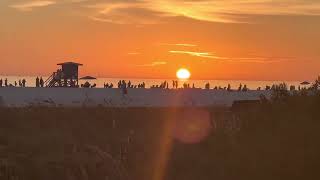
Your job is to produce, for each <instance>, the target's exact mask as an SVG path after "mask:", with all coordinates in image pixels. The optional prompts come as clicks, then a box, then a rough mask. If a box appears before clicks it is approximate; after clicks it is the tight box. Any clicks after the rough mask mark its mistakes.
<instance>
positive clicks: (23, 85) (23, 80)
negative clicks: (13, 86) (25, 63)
mask: <svg viewBox="0 0 320 180" xmlns="http://www.w3.org/2000/svg"><path fill="white" fill-rule="evenodd" d="M26 83H27V81H26V80H25V79H22V87H26Z"/></svg>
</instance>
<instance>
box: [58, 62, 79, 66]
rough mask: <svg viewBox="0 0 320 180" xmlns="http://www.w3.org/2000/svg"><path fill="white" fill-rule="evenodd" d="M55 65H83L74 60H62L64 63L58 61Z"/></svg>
mask: <svg viewBox="0 0 320 180" xmlns="http://www.w3.org/2000/svg"><path fill="white" fill-rule="evenodd" d="M57 65H60V66H62V65H76V66H83V64H80V63H76V62H64V63H59V64H57Z"/></svg>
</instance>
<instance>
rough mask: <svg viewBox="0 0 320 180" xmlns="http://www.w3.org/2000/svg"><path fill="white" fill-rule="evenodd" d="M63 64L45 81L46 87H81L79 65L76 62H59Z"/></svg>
mask: <svg viewBox="0 0 320 180" xmlns="http://www.w3.org/2000/svg"><path fill="white" fill-rule="evenodd" d="M57 65H58V66H61V68H60V69H58V70H57V71H56V72H53V73H52V75H51V76H50V77H49V78H48V79H47V80H46V81H45V86H46V87H79V83H78V82H79V66H82V64H79V63H75V62H65V63H59V64H57Z"/></svg>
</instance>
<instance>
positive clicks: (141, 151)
mask: <svg viewBox="0 0 320 180" xmlns="http://www.w3.org/2000/svg"><path fill="white" fill-rule="evenodd" d="M280 94H281V93H280ZM319 109H320V96H319V95H316V94H315V95H313V96H305V95H303V94H296V95H293V96H289V95H285V96H283V95H281V96H280V97H277V98H274V100H273V101H267V100H263V101H262V102H261V103H259V104H257V105H256V106H255V107H254V108H243V109H238V110H232V111H229V110H227V109H222V110H221V109H220V110H217V109H214V108H205V109H202V110H204V111H208V112H210V113H211V117H210V122H211V123H212V130H211V131H210V134H209V136H207V137H206V138H204V139H202V140H201V141H199V142H196V143H192V144H190V143H189V144H188V143H183V142H181V141H179V140H176V139H174V138H173V136H171V134H170V130H172V129H170V128H169V129H168V127H169V126H170V124H171V123H172V121H176V119H177V118H181V116H180V115H181V114H183V113H185V112H187V111H189V110H190V109H150V108H140V109H104V108H94V109H89V108H88V109H62V108H61V109H59V108H57V109H52V108H25V109H5V108H4V109H0V179H1V180H2V179H4V180H11V179H12V180H13V179H16V180H18V179H19V180H20V179H23V180H44V179H45V180H57V179H59V180H71V179H75V180H82V179H83V180H85V179H88V180H105V179H112V180H117V179H119V180H120V179H121V180H122V179H125V180H126V179H130V180H131V179H139V180H144V179H145V180H150V179H152V180H153V179H155V180H160V179H166V180H207V179H208V180H212V179H217V180H219V179H221V180H229V179H230V180H234V179H238V180H239V179H245V180H247V179H255V180H256V179H259V180H260V179H268V180H269V179H281V180H285V179H288V180H293V179H317V178H318V176H319V175H318V172H317V170H318V169H319V167H320V153H319V152H320V141H319V138H320V131H319V127H320V117H319ZM217 112H218V113H220V114H222V115H223V116H226V118H224V117H221V118H222V120H225V121H228V120H230V118H231V119H233V120H234V119H236V120H237V121H239V122H240V123H239V124H240V125H239V127H240V128H238V129H237V130H234V131H231V132H230V131H228V130H226V127H224V126H217V125H216V123H217V122H218V119H216V118H217V116H215V115H213V114H215V113H217ZM221 118H220V120H221ZM228 118H229V119H228ZM168 138H169V139H170V138H171V140H169V141H168ZM164 144H167V146H164ZM162 147H166V148H167V149H163V148H162ZM164 159H165V160H164Z"/></svg>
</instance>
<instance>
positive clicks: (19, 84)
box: [0, 78, 27, 87]
mask: <svg viewBox="0 0 320 180" xmlns="http://www.w3.org/2000/svg"><path fill="white" fill-rule="evenodd" d="M26 83H27V81H26V80H25V79H19V81H18V82H17V81H14V84H11V83H9V82H8V79H7V78H5V79H4V80H2V79H0V87H26Z"/></svg>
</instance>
